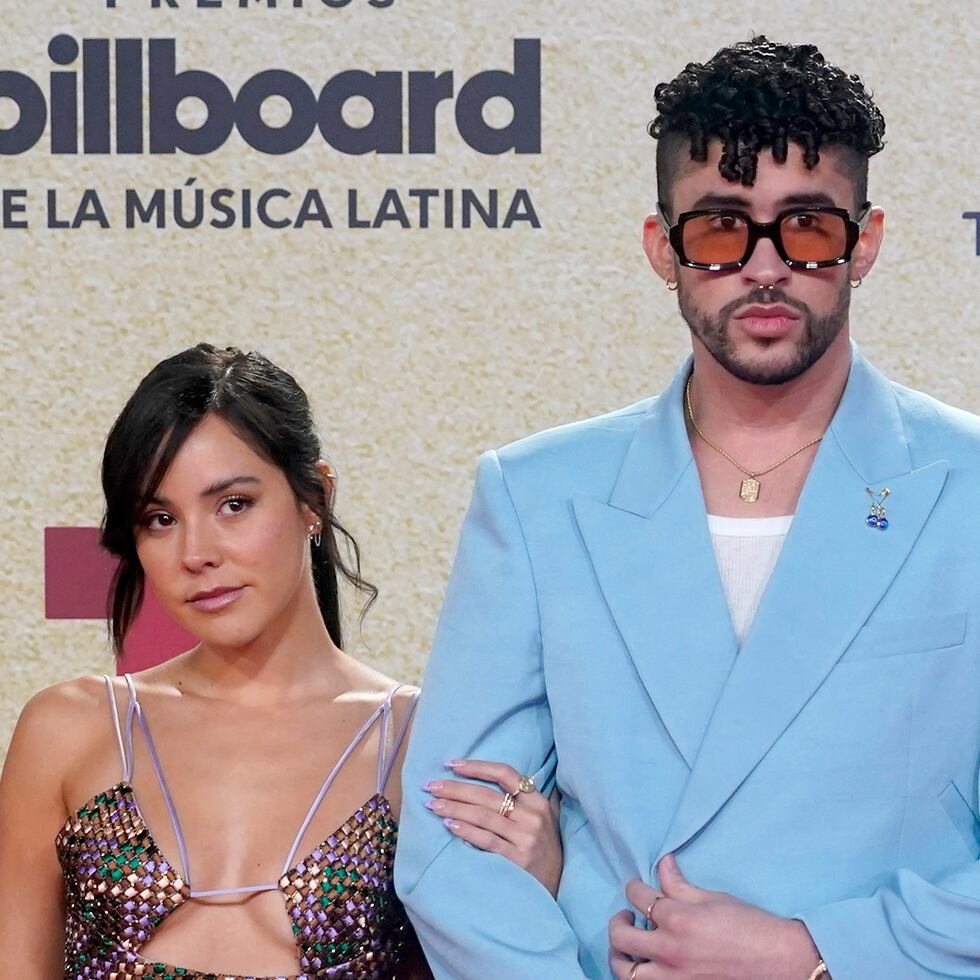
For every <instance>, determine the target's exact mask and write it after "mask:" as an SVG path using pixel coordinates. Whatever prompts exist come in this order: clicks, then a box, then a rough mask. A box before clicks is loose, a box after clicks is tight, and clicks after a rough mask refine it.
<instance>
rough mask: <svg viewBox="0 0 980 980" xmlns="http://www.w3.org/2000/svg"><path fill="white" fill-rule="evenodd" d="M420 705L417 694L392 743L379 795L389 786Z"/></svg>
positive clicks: (379, 781) (380, 779)
mask: <svg viewBox="0 0 980 980" xmlns="http://www.w3.org/2000/svg"><path fill="white" fill-rule="evenodd" d="M402 686H403V685H401V684H399V685H398V687H402ZM397 690H398V688H397V687H396V688H395V691H397ZM395 691H392V692H391V693H392V694H394V693H395ZM389 697H390V695H389ZM418 703H419V696H418V694H416V695H415V697H413V698H412V703H411V705H409V708H408V710H407V711H406V712H405V718H404V720H403V721H402V723H401V727H400V728H399V729H398V734H397V735H396V736H395V740H394V741H393V742H392V743H391V750H390V752H389V754H388V759H387V761H386V762H385V766H384V770H383V772H382V773H381V775H380V776H379V777H378V792H379V793H383V792H384V789H385V786H386V785H387V784H388V777H389V776H390V775H391V770H392V768H394V765H395V759H396V758H398V750H399V749H400V748H401V744H402V739H404V738H405V732H407V731H408V726H409V724H410V723H411V721H412V715H414V714H415V706H416V705H417V704H418Z"/></svg>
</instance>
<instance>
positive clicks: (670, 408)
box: [572, 361, 737, 766]
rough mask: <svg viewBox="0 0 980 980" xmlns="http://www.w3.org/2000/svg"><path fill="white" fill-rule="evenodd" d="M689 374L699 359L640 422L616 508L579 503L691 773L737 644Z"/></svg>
mask: <svg viewBox="0 0 980 980" xmlns="http://www.w3.org/2000/svg"><path fill="white" fill-rule="evenodd" d="M689 372H690V361H688V362H687V363H686V364H685V365H684V366H683V367H682V368H681V370H680V371H679V372H678V374H677V376H676V377H675V379H674V381H673V383H672V384H671V386H670V387H669V388H668V389H667V390H666V391H665V392H664V394H663V395H661V396H660V397H659V398H658V399H657V401H656V402H655V403H654V405H653V407H652V408H651V409H650V412H649V413H648V415H647V417H646V418H645V419H644V420H643V422H642V423H641V424H640V426H639V428H638V429H637V431H636V434H635V435H634V438H633V441H632V443H631V444H630V447H629V450H628V451H627V454H626V457H625V459H624V463H623V467H622V469H621V470H620V473H619V477H618V479H617V482H616V486H615V488H614V490H613V493H612V496H611V497H610V499H609V501H608V502H604V501H598V500H593V499H591V498H589V497H586V496H584V495H576V496H575V497H574V498H573V501H572V502H573V507H574V512H575V518H576V521H577V523H578V526H579V530H580V531H581V534H582V539H583V541H584V543H585V546H586V548H587V549H588V551H589V556H590V558H591V561H592V566H593V568H594V570H595V573H596V577H597V579H598V582H599V586H600V589H601V591H602V594H603V597H604V599H605V602H606V605H607V606H608V608H609V611H610V613H611V615H612V617H613V619H614V620H615V622H616V626H617V628H618V630H619V633H620V636H621V637H622V639H623V642H624V644H625V645H626V648H627V650H628V652H629V655H630V657H631V659H632V662H633V666H634V668H635V670H636V674H637V677H638V679H639V681H640V683H641V684H642V685H643V687H644V688H645V689H646V692H647V694H648V695H649V696H650V698H651V700H652V702H653V705H654V707H655V709H656V711H657V713H658V715H659V717H660V719H661V721H662V722H663V725H664V727H665V728H666V730H667V732H668V734H669V736H670V738H671V739H672V740H673V742H674V744H675V746H676V747H677V750H678V752H679V753H680V755H681V756H682V757H683V759H684V760H685V762H686V763H687V764H688V766H691V765H693V763H694V759H695V758H696V756H697V753H698V749H699V747H700V745H701V740H702V738H703V736H704V732H705V728H706V727H707V723H708V719H709V717H710V716H711V712H712V710H713V709H714V706H715V702H716V701H717V699H718V695H719V693H720V692H721V690H722V688H723V687H724V684H725V679H726V678H727V676H728V672H729V670H730V669H731V665H732V662H733V661H734V659H735V651H736V647H737V641H736V639H735V635H734V633H733V631H732V627H731V621H730V618H729V615H728V606H727V604H726V601H725V597H724V593H723V591H722V587H721V581H720V578H719V576H718V569H717V564H716V562H715V556H714V550H713V548H712V545H711V538H710V535H709V533H708V527H707V520H706V518H705V508H704V498H703V496H702V493H701V484H700V480H699V477H698V472H697V468H696V467H695V465H694V461H693V457H692V454H691V447H690V442H689V440H688V437H687V431H686V429H685V426H684V417H683V408H682V395H683V386H684V382H685V381H686V379H687V376H688V374H689Z"/></svg>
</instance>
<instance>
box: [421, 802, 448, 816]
mask: <svg viewBox="0 0 980 980" xmlns="http://www.w3.org/2000/svg"><path fill="white" fill-rule="evenodd" d="M425 805H426V806H427V807H428V808H429V809H430V810H435V811H436V813H440V812H442V811H443V810H444V809H445V808H446V804H445V803H444V802H443V801H442V800H426V801H425Z"/></svg>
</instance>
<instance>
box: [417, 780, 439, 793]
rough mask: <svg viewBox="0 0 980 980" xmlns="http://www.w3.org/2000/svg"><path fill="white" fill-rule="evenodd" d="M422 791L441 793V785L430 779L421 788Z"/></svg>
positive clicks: (437, 781)
mask: <svg viewBox="0 0 980 980" xmlns="http://www.w3.org/2000/svg"><path fill="white" fill-rule="evenodd" d="M422 789H424V790H426V791H427V792H429V793H441V792H442V783H441V782H440V781H439V780H438V779H430V780H429V781H428V782H427V783H426V784H425V785H424V786H423V787H422Z"/></svg>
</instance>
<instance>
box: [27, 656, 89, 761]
mask: <svg viewBox="0 0 980 980" xmlns="http://www.w3.org/2000/svg"><path fill="white" fill-rule="evenodd" d="M107 697H108V695H107V693H106V686H105V681H104V680H103V679H102V678H101V677H99V676H97V675H94V674H92V675H88V676H85V677H76V678H74V679H73V680H70V681H61V682H60V683H58V684H53V685H52V686H51V687H46V688H44V689H43V690H42V691H39V692H38V693H37V694H35V695H34V696H33V697H32V698H31V699H30V700H29V701H28V702H27V704H25V705H24V708H23V710H22V711H21V713H20V718H19V719H18V721H17V727H16V728H15V730H14V737H13V740H12V741H11V751H12V752H13V751H15V750H16V751H17V752H18V753H27V754H33V753H34V752H44V753H45V754H47V755H58V756H60V757H61V758H62V759H65V760H66V761H68V760H69V759H74V758H78V756H79V755H81V754H83V753H85V752H86V751H87V750H88V748H89V746H90V744H91V740H92V739H94V738H96V737H98V735H99V734H100V728H101V726H104V724H105V720H104V715H103V713H102V712H101V711H99V710H98V709H99V708H100V707H104V706H105V705H107V704H108V701H107ZM107 710H108V709H107Z"/></svg>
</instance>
